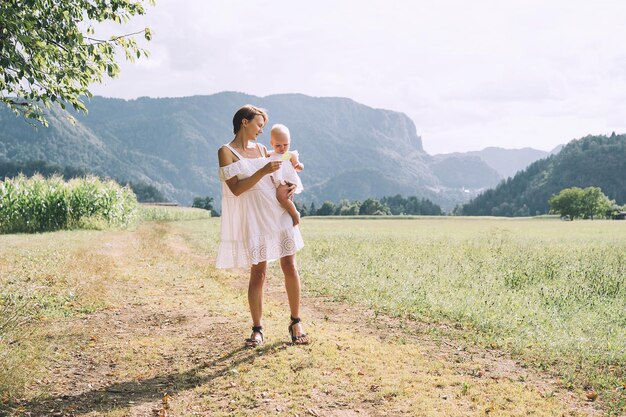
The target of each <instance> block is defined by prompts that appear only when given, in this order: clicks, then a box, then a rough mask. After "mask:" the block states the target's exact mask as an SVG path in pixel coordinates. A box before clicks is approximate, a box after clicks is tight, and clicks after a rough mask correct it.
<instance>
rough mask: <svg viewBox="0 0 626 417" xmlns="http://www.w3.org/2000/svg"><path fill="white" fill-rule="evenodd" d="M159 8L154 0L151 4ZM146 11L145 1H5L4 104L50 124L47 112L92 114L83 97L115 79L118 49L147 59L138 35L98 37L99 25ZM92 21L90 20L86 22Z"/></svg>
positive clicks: (0, 6)
mask: <svg viewBox="0 0 626 417" xmlns="http://www.w3.org/2000/svg"><path fill="white" fill-rule="evenodd" d="M149 2H150V3H151V4H154V0H149ZM144 13H145V9H144V7H143V4H142V1H129V0H101V1H95V2H94V1H89V0H64V1H49V0H3V1H2V2H0V102H3V103H5V104H6V105H7V106H9V108H11V109H12V110H13V111H14V112H15V113H16V114H18V115H19V114H23V115H24V116H26V117H27V118H31V119H35V120H38V121H40V122H42V123H43V124H44V125H47V120H46V118H45V117H44V112H43V108H44V107H50V106H51V105H52V103H55V102H56V103H58V104H59V105H60V106H61V107H62V108H63V109H65V107H66V103H67V104H70V105H71V106H72V107H73V108H74V109H75V110H81V111H86V107H85V105H84V103H83V96H88V97H89V96H90V93H89V85H90V84H92V83H94V82H101V81H102V78H103V76H104V75H105V74H106V75H108V76H109V77H115V76H116V75H117V74H118V73H119V70H120V68H119V65H118V64H117V62H116V61H115V53H116V50H117V49H119V48H121V49H122V50H123V51H124V52H125V54H126V59H128V60H131V61H132V60H134V59H135V58H139V57H141V55H142V54H143V55H147V52H146V51H145V50H143V49H141V48H139V46H138V44H137V41H136V40H135V39H134V38H133V37H132V35H137V34H140V33H143V35H144V37H145V38H146V39H147V40H150V38H151V36H152V35H151V32H150V30H149V29H148V28H146V29H143V30H141V31H139V32H136V33H133V34H128V35H121V36H111V37H110V38H109V39H99V38H97V37H96V33H95V32H96V29H95V26H94V24H97V23H101V22H105V21H112V22H116V23H126V22H128V21H129V19H130V18H131V17H132V16H135V15H142V14H144ZM85 20H86V22H85Z"/></svg>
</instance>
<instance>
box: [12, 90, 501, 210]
mask: <svg viewBox="0 0 626 417" xmlns="http://www.w3.org/2000/svg"><path fill="white" fill-rule="evenodd" d="M246 103H252V104H254V105H257V106H260V107H263V108H266V109H268V110H269V117H270V120H269V125H268V127H267V128H266V131H265V132H264V133H263V135H262V136H261V137H260V138H259V141H260V142H261V143H263V144H266V145H267V144H268V143H269V128H270V126H271V124H273V123H284V124H286V125H287V126H288V127H289V129H290V130H291V134H292V145H291V148H292V149H296V150H298V151H299V152H300V155H301V158H302V162H303V163H304V164H305V167H306V169H305V171H303V172H302V174H301V178H302V180H303V183H304V185H305V191H304V192H303V193H302V194H300V195H299V198H300V199H301V200H302V201H303V202H304V203H309V202H312V201H315V202H317V203H318V204H319V203H321V202H323V201H324V200H331V201H339V200H340V199H343V198H348V199H358V200H364V199H366V198H369V197H382V196H390V195H396V194H403V195H406V196H409V195H415V196H418V197H420V198H429V199H431V200H432V201H433V202H435V203H438V204H440V205H441V206H442V207H443V208H444V209H451V208H452V207H454V206H455V205H457V204H459V203H463V202H467V201H468V200H469V198H471V197H472V196H475V195H477V193H478V192H480V191H481V190H483V189H485V188H486V187H489V186H492V185H493V184H494V178H495V176H496V173H495V171H494V170H493V169H491V168H490V167H489V166H488V165H487V164H486V163H485V162H484V161H482V160H481V159H480V158H475V157H472V158H465V157H455V158H456V159H453V160H446V159H445V158H441V157H433V156H431V155H428V154H427V153H426V152H425V151H424V150H423V148H422V142H421V138H420V137H419V136H418V135H417V130H416V127H415V125H414V124H413V122H412V121H411V120H410V119H409V118H408V117H407V116H406V115H404V114H402V113H398V112H394V111H389V110H383V109H374V108H371V107H368V106H365V105H363V104H359V103H357V102H355V101H353V100H350V99H347V98H335V97H324V98H319V97H309V96H305V95H301V94H279V95H271V96H267V97H256V96H251V95H247V94H243V93H235V92H224V93H219V94H214V95H210V96H193V97H182V98H147V97H142V98H139V99H135V100H122V99H111V98H103V97H94V98H92V99H91V100H90V101H89V102H88V103H87V107H88V108H89V113H88V114H86V115H85V114H73V116H74V117H75V119H76V123H75V124H72V123H70V122H69V121H68V120H67V118H66V116H65V114H64V113H63V112H62V111H61V110H60V109H56V108H53V109H51V110H50V112H49V115H48V119H49V121H50V127H48V128H45V127H39V128H38V129H36V130H35V129H33V128H32V127H31V126H30V125H28V124H27V123H26V122H24V120H23V119H21V118H16V117H15V116H14V115H13V114H12V113H11V112H10V111H8V109H0V161H21V162H24V161H32V160H42V161H48V162H50V163H54V164H58V165H61V166H74V167H79V168H84V169H86V170H88V171H90V172H94V173H97V174H100V175H104V176H111V177H114V178H118V179H120V180H125V181H133V182H141V183H145V184H149V185H152V186H155V187H156V188H157V189H158V190H159V191H161V192H162V193H163V194H164V195H165V196H166V197H167V198H168V199H171V200H173V201H177V202H179V203H181V204H190V202H191V201H192V199H193V198H194V197H195V196H206V195H208V196H212V197H214V198H215V199H216V202H217V203H219V200H220V184H219V181H218V178H217V149H218V148H219V147H220V146H221V145H222V144H223V143H226V142H229V141H230V140H231V138H232V137H233V133H232V116H233V114H234V113H235V111H236V110H237V109H238V108H239V107H240V106H241V105H243V104H246ZM485 178H486V179H485Z"/></svg>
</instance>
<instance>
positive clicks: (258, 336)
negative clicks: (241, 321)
mask: <svg viewBox="0 0 626 417" xmlns="http://www.w3.org/2000/svg"><path fill="white" fill-rule="evenodd" d="M264 341H265V336H263V327H262V326H253V327H252V335H250V337H249V338H248V339H246V346H247V347H257V346H261V345H262V344H263V342H264Z"/></svg>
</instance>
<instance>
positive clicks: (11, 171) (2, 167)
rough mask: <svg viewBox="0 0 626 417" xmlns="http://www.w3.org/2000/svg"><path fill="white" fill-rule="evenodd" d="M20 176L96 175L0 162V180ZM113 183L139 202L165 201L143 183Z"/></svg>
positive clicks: (53, 166) (43, 164) (36, 164)
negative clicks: (129, 189)
mask: <svg viewBox="0 0 626 417" xmlns="http://www.w3.org/2000/svg"><path fill="white" fill-rule="evenodd" d="M20 174H23V175H25V176H27V177H32V176H33V175H35V174H41V175H42V176H44V177H51V176H53V175H59V176H61V177H63V179H65V180H69V179H72V178H78V177H84V176H87V175H97V174H94V173H92V172H89V171H88V170H86V169H84V168H79V167H73V166H61V165H57V164H52V163H50V162H47V161H26V162H13V161H0V180H2V179H4V178H14V177H17V176H18V175H20ZM114 179H115V178H114ZM115 181H117V182H118V183H119V184H121V185H128V186H129V187H130V188H131V189H132V190H133V192H134V193H135V195H136V196H137V200H138V201H139V202H143V203H154V202H164V201H166V199H165V197H164V196H163V194H162V193H161V192H160V191H159V190H158V189H156V188H155V187H154V186H152V185H149V184H146V183H143V182H131V181H124V180H119V179H115Z"/></svg>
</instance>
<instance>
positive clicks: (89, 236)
mask: <svg viewBox="0 0 626 417" xmlns="http://www.w3.org/2000/svg"><path fill="white" fill-rule="evenodd" d="M142 216H143V218H144V219H153V220H154V219H157V220H160V221H167V220H170V221H176V223H172V224H173V225H174V226H173V227H172V228H171V230H170V229H168V228H166V227H164V226H163V223H145V222H144V223H143V225H141V226H139V227H138V229H137V230H128V231H119V230H113V231H106V230H105V231H62V232H55V233H48V234H37V235H30V236H29V235H2V236H0V246H1V247H2V248H3V252H2V253H1V254H0V285H1V286H2V288H3V290H2V294H1V295H2V298H1V299H0V302H1V303H0V347H2V349H0V359H2V360H3V363H4V364H5V371H3V372H0V389H1V390H2V392H5V393H11V392H19V391H20V389H19V388H18V386H19V385H20V384H28V383H32V381H30V380H31V379H33V378H35V376H36V375H40V374H45V370H44V367H45V361H47V359H46V357H48V356H50V352H49V349H50V345H49V342H48V339H49V338H50V337H52V336H50V335H48V334H47V333H46V332H51V331H52V330H46V329H51V327H49V326H50V323H52V322H54V323H61V324H62V323H64V322H65V321H66V320H70V319H73V318H77V319H78V320H80V318H81V317H87V316H90V315H91V314H93V313H94V312H98V311H104V310H106V309H110V308H113V307H115V306H119V305H121V304H123V303H122V301H121V300H123V299H124V297H127V294H125V293H124V294H123V293H119V292H118V290H117V289H119V288H125V290H124V292H129V293H133V291H140V292H146V291H148V292H149V293H150V294H152V293H153V292H154V293H155V294H161V291H162V289H161V287H159V285H161V284H160V281H154V280H156V278H153V275H154V276H156V277H159V276H160V275H158V274H160V273H161V272H162V271H165V272H167V271H170V270H171V271H172V272H167V274H166V275H164V276H163V277H162V278H159V279H162V280H163V282H164V283H168V282H169V279H170V278H169V277H170V276H171V274H174V276H178V274H182V275H180V276H185V277H187V276H191V275H193V274H196V275H197V276H198V277H197V279H198V280H199V281H198V282H202V283H203V284H201V285H202V286H200V285H197V286H196V287H194V288H196V289H198V288H204V282H205V280H206V278H205V277H206V276H207V274H209V275H211V276H212V275H213V274H216V272H215V271H214V269H213V267H212V266H211V265H205V262H204V261H203V262H200V264H199V266H198V268H200V269H198V270H197V271H196V270H194V271H195V272H193V274H191V272H180V271H183V269H185V268H190V267H191V266H189V265H191V264H190V263H189V262H191V261H194V262H196V261H197V260H196V258H193V257H191V256H192V254H191V253H189V254H187V253H186V252H183V253H185V254H186V255H185V256H190V258H188V259H187V258H180V256H181V255H180V253H178V252H173V253H172V254H168V253H169V252H167V251H164V250H163V248H164V247H165V246H164V245H165V244H166V243H167V242H170V240H171V239H174V238H176V239H180V240H181V242H184V245H188V246H189V248H191V249H190V250H193V254H195V255H193V256H202V257H203V258H205V257H206V258H208V259H211V258H214V256H215V254H216V251H217V244H218V240H219V219H216V218H213V219H211V218H204V217H205V213H203V212H200V211H193V210H192V211H190V210H183V209H172V208H160V207H159V208H154V209H153V208H145V209H144V210H143V214H142ZM142 216H140V217H142ZM147 225H154V226H147ZM301 229H302V233H303V236H304V239H305V244H306V246H305V248H304V249H303V250H302V251H301V252H300V253H299V254H298V263H299V267H300V271H301V276H302V280H303V288H304V291H305V294H309V295H322V296H324V297H329V298H331V299H335V300H337V301H345V302H349V303H354V304H358V305H362V306H365V307H369V308H371V309H372V310H374V311H375V312H376V313H377V314H378V315H379V316H381V317H382V315H387V316H394V317H400V318H401V319H402V320H405V321H406V322H407V323H408V322H409V320H415V321H419V322H427V323H429V324H432V325H429V326H425V327H419V326H417V327H416V326H409V325H407V326H406V331H407V332H411V331H418V330H410V329H426V330H425V331H428V332H430V333H431V335H432V336H433V337H435V338H437V337H440V336H441V337H444V338H446V339H447V340H449V339H450V338H452V339H453V340H454V339H455V338H458V339H463V340H465V341H467V342H469V343H472V344H474V345H475V346H477V347H479V348H481V349H489V350H493V349H494V348H495V349H497V350H499V351H502V352H504V353H507V354H509V353H510V354H511V355H513V357H514V358H516V359H517V360H519V361H521V362H522V363H524V364H525V366H528V367H529V369H536V370H541V371H547V372H549V373H550V374H553V375H556V376H559V378H560V379H561V380H562V382H563V385H565V386H569V387H572V388H574V389H576V390H581V389H582V390H595V391H597V392H598V393H599V394H600V396H599V398H600V400H601V402H602V404H603V406H604V407H605V409H607V411H608V413H609V415H621V413H622V412H623V411H624V410H626V392H625V391H626V385H625V384H626V369H625V364H626V222H618V221H576V222H562V221H559V220H555V219H496V218H457V217H417V218H411V219H402V218H377V219H345V218H310V217H308V218H307V217H305V218H303V220H302V224H301ZM168 230H169V231H168ZM140 238H141V239H143V240H141V239H140ZM161 239H163V241H161ZM135 240H137V241H136V242H135ZM116 242H122V243H123V245H122V243H119V245H121V246H120V247H126V246H128V247H132V248H133V252H132V253H126V252H125V251H123V250H120V251H119V252H118V249H116V248H117V247H118V243H116ZM124 242H126V243H124ZM124 245H126V246H124ZM103 251H104V252H106V251H112V252H111V253H109V254H108V255H107V256H102V255H101V253H104V252H103ZM155 251H157V252H155ZM107 253H108V252H107ZM118 258H119V260H115V259H118ZM126 258H128V259H129V260H128V261H124V262H122V261H121V259H126ZM161 258H163V259H161ZM181 262H182V263H181ZM151 268H152V269H154V270H152V269H151ZM205 268H206V269H205ZM277 268H278V267H277V264H276V263H273V264H271V267H270V273H269V275H270V276H274V277H276V276H279V273H278V271H277ZM177 271H178V272H177ZM185 271H186V270H185ZM165 272H163V273H165ZM144 274H145V277H144ZM190 274H191V275H190ZM138 276H141V279H139V278H135V277H138ZM194 276H195V275H194ZM224 276H225V277H226V278H225V279H226V280H229V279H230V278H228V277H229V275H228V274H226V275H224ZM189 279H190V278H185V280H189ZM194 279H195V278H194ZM151 280H153V281H154V283H152V284H150V285H147V286H146V285H144V284H143V283H144V282H145V283H147V282H152V281H151ZM135 281H137V282H136V283H135ZM189 282H191V281H189ZM225 282H226V281H225ZM135 284H137V285H140V286H138V287H137V288H139V289H137V288H135V287H134V286H133V285H135ZM157 284H158V285H157ZM164 285H165V284H164ZM194 285H195V284H194ZM207 285H208V284H207ZM220 285H221V284H220ZM273 285H276V284H273ZM224 291H225V290H224ZM229 291H230V290H229ZM177 294H178V293H177ZM150 296H153V295H150ZM159 296H160V295H159ZM186 296H187V295H186V293H185V292H182V293H180V294H179V295H177V296H176V297H186ZM136 297H139V296H138V295H137V296H136ZM237 297H239V296H237ZM170 298H171V300H172V302H176V303H178V302H179V301H178V300H177V299H175V298H172V296H171V297H169V298H168V299H170ZM137 299H139V298H137ZM181 300H183V298H181ZM194 302H197V301H194ZM126 303H128V301H126ZM134 303H135V304H131V305H137V306H141V305H150V302H148V301H145V303H147V304H143V303H144V301H142V302H141V303H140V302H138V301H135V302H134ZM237 303H243V304H242V308H243V307H245V303H244V301H243V299H239V298H237V301H235V304H237ZM177 305H178V304H177ZM192 305H193V303H192ZM244 310H245V309H244ZM244 310H241V311H239V309H236V311H238V312H239V313H238V314H241V315H243V316H245V311H244ZM57 326H59V324H57ZM23 329H27V331H28V333H27V334H24V333H23ZM63 329H64V327H63V326H61V327H59V330H58V331H57V330H55V331H56V332H57V333H58V334H57V333H54V337H55V338H57V339H58V340H64V339H62V337H61V336H62V333H63V331H64V330H63ZM318 331H320V329H318ZM57 339H55V340H57ZM16 341H17V342H16ZM37 341H39V342H37ZM37 343H40V345H38V344H37ZM59 343H61V342H59ZM63 343H65V342H63ZM68 343H70V342H68ZM90 343H91V342H90ZM355 343H356V342H355ZM55 346H56V345H55ZM27 348H28V349H27ZM355 348H356V345H355ZM62 350H63V349H61V351H62ZM37 351H38V352H39V353H38V352H37ZM37 358H39V359H37ZM37 361H40V362H41V363H42V364H44V365H41V366H40V368H39V369H37V366H38V365H37ZM25 366H27V367H29V369H30V368H32V369H30V371H31V372H30V373H16V372H14V371H15V370H16V369H22V368H24V367H25ZM29 381H30V382H29ZM7 398H9V397H7ZM1 401H4V400H3V398H0V402H1ZM7 401H8V400H7Z"/></svg>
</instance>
